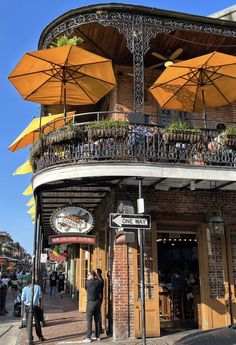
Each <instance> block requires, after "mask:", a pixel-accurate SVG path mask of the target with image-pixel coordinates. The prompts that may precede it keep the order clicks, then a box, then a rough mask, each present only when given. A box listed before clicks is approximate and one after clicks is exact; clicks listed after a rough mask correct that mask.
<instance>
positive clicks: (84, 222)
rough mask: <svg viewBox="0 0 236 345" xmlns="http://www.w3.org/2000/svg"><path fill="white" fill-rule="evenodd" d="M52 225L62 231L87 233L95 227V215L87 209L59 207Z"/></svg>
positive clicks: (54, 214)
mask: <svg viewBox="0 0 236 345" xmlns="http://www.w3.org/2000/svg"><path fill="white" fill-rule="evenodd" d="M51 222H52V226H53V227H54V229H55V230H56V231H58V232H60V233H81V234H82V233H87V232H89V231H90V230H92V228H93V216H92V215H91V213H89V212H88V211H87V210H86V209H84V208H81V207H78V206H68V207H63V208H59V209H57V210H56V211H55V212H54V213H53V215H52V218H51Z"/></svg>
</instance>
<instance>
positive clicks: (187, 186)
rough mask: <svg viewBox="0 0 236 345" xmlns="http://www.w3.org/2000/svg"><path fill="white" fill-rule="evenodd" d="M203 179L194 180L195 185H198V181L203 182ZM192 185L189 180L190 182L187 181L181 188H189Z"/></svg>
mask: <svg viewBox="0 0 236 345" xmlns="http://www.w3.org/2000/svg"><path fill="white" fill-rule="evenodd" d="M202 181H203V180H194V182H195V186H196V185H197V184H198V183H200V182H202ZM190 186H191V182H189V183H187V184H186V185H185V186H183V187H181V188H180V190H183V189H188V188H189V187H190Z"/></svg>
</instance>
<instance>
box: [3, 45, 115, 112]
mask: <svg viewBox="0 0 236 345" xmlns="http://www.w3.org/2000/svg"><path fill="white" fill-rule="evenodd" d="M9 80H10V81H11V82H12V84H13V85H14V86H15V88H16V89H17V90H18V92H19V93H20V94H21V96H22V97H23V98H24V99H25V100H28V101H32V102H37V103H41V104H64V114H65V116H66V104H74V105H83V104H94V103H97V101H99V100H100V99H101V98H102V97H103V96H105V95H106V94H107V93H108V92H109V91H111V90H112V89H113V88H114V87H115V85H116V80H115V76H114V72H113V68H112V62H111V60H109V59H107V58H104V57H101V56H99V55H96V54H93V53H90V52H88V51H86V50H84V49H82V48H79V47H76V46H62V47H58V48H50V49H44V50H38V51H35V52H28V53H26V54H25V55H24V56H23V57H22V59H21V60H20V62H19V63H18V64H17V66H16V67H15V68H14V70H13V71H12V72H11V74H10V75H9Z"/></svg>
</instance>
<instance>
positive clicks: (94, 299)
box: [83, 271, 101, 343]
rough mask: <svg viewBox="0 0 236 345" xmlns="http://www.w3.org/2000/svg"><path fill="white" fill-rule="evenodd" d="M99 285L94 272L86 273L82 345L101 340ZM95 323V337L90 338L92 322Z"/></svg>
mask: <svg viewBox="0 0 236 345" xmlns="http://www.w3.org/2000/svg"><path fill="white" fill-rule="evenodd" d="M100 286H101V284H100V282H99V280H98V279H96V273H95V271H90V272H89V273H88V279H87V280H86V282H85V289H86V291H87V308H86V314H87V334H86V337H85V338H84V340H83V342H84V343H91V341H92V340H97V341H99V340H101V338H100V330H99V312H100V293H101V288H100ZM93 318H94V323H95V337H92V321H93Z"/></svg>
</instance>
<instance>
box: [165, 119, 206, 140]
mask: <svg viewBox="0 0 236 345" xmlns="http://www.w3.org/2000/svg"><path fill="white" fill-rule="evenodd" d="M162 137H163V140H164V142H166V143H170V142H185V143H191V144H194V143H197V142H199V141H200V140H201V138H202V135H201V130H200V129H198V128H190V127H189V125H188V124H187V123H186V122H185V121H176V122H171V123H170V124H169V125H167V126H166V127H165V129H164V130H163V134H162Z"/></svg>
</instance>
